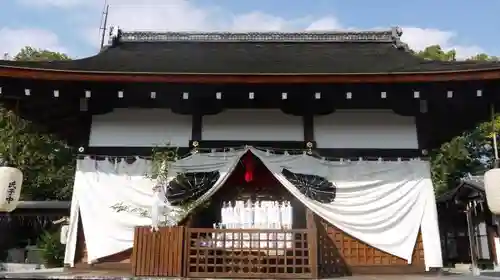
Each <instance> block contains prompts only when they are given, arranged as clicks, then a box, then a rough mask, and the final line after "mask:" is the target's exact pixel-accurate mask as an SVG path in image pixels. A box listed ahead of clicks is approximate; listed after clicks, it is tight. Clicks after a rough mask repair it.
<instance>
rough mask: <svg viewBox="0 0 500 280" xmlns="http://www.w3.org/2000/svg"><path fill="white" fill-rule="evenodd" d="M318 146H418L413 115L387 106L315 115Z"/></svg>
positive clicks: (389, 147) (400, 147)
mask: <svg viewBox="0 0 500 280" xmlns="http://www.w3.org/2000/svg"><path fill="white" fill-rule="evenodd" d="M314 137H315V140H316V144H317V147H318V148H338V149H342V148H344V149H348V148H351V149H355V148H358V149H363V148H365V149H370V148H371V149H417V148H418V140H417V127H416V124H415V118H414V117H404V116H400V115H397V114H395V113H394V112H393V111H389V110H339V111H336V112H334V113H333V114H329V115H324V116H315V118H314Z"/></svg>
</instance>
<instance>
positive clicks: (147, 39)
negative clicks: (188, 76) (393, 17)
mask: <svg viewBox="0 0 500 280" xmlns="http://www.w3.org/2000/svg"><path fill="white" fill-rule="evenodd" d="M400 34H401V33H400V32H399V30H397V29H393V30H391V31H372V32H315V33H269V32H268V33H179V32H177V33H176V32H167V33H154V32H136V33H123V32H119V35H118V37H117V38H115V39H113V40H112V41H113V42H114V43H113V44H112V45H111V46H109V47H107V48H106V49H104V50H103V51H102V52H101V53H99V54H97V55H95V56H92V57H88V58H84V59H79V60H73V61H53V62H20V61H1V62H0V65H3V66H11V67H28V68H41V69H55V70H66V71H68V70H71V71H90V72H101V71H102V72H126V73H193V74H194V73H198V74H369V73H381V74H383V73H412V72H435V71H437V72H441V71H464V70H480V69H492V68H493V69H497V68H498V69H500V63H498V62H474V61H463V62H440V61H429V60H424V59H421V58H418V57H416V56H414V55H413V54H411V53H410V52H408V51H407V49H406V48H405V47H404V46H405V45H404V44H403V43H401V42H400V40H399V35H400Z"/></svg>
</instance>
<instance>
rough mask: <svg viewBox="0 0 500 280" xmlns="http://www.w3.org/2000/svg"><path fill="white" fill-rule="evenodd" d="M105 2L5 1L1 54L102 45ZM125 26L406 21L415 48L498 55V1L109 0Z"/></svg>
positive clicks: (81, 51)
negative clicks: (433, 46)
mask: <svg viewBox="0 0 500 280" xmlns="http://www.w3.org/2000/svg"><path fill="white" fill-rule="evenodd" d="M103 4H104V0H0V52H1V53H5V52H8V53H10V54H11V55H14V54H15V53H16V52H17V51H18V50H19V48H21V47H22V46H24V45H31V46H34V47H39V48H48V49H53V50H58V51H64V52H67V53H68V54H70V55H71V56H74V57H85V56H89V55H92V54H94V53H96V52H97V51H98V49H99V48H98V43H99V34H98V32H99V23H100V16H101V11H102V7H103ZM109 4H110V5H111V8H110V16H109V23H110V25H118V26H120V27H121V28H122V29H124V30H163V31H165V30H176V31H179V30H207V31H210V30H242V31H255V30H282V31H287V30H305V29H308V30H322V29H336V30H338V29H373V28H384V27H386V28H389V27H391V26H401V27H403V30H404V35H403V36H404V37H403V40H405V41H406V42H407V43H409V45H410V46H411V47H412V48H415V49H422V48H424V47H425V46H427V45H430V44H441V45H442V46H443V47H445V48H447V49H452V48H454V49H457V51H458V53H459V55H460V56H462V57H466V56H469V55H472V54H474V53H477V52H486V53H488V54H491V55H500V33H499V30H500V17H499V16H498V14H499V13H500V0H482V1H480V5H478V4H479V2H478V1H470V0H454V1H451V0H439V1H430V0H421V1H401V0H378V1H368V0H349V1H347V0H309V1H306V0H189V1H188V0H143V1H140V0H109Z"/></svg>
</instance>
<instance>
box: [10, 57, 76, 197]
mask: <svg viewBox="0 0 500 280" xmlns="http://www.w3.org/2000/svg"><path fill="white" fill-rule="evenodd" d="M14 59H15V60H30V61H40V60H56V59H58V60H61V59H63V60H64V59H66V60H67V59H69V57H68V56H67V55H65V54H61V53H57V52H51V51H47V50H39V49H34V48H31V47H25V48H24V49H22V50H21V51H20V52H19V54H17V55H16V56H15V57H14ZM0 130H1V133H0V158H1V159H2V160H3V161H4V164H8V165H10V166H14V167H16V168H19V169H20V170H21V171H22V172H23V175H24V182H23V190H22V194H21V199H23V200H54V199H59V200H66V199H70V198H71V190H72V184H73V176H74V166H75V162H74V153H73V150H72V148H71V147H69V146H68V145H66V143H64V142H63V141H60V140H58V139H57V138H56V137H54V136H53V135H50V134H46V133H41V132H40V131H42V130H41V129H39V127H36V126H35V125H34V124H32V123H30V122H28V121H26V120H24V119H22V118H20V117H19V116H17V115H16V114H15V112H13V111H12V110H8V109H6V108H5V107H0Z"/></svg>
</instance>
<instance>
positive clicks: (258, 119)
mask: <svg viewBox="0 0 500 280" xmlns="http://www.w3.org/2000/svg"><path fill="white" fill-rule="evenodd" d="M202 139H203V140H229V141H231V140H234V141H238V140H247V141H303V140H304V129H303V123H302V117H300V116H299V117H297V116H292V115H287V114H285V113H283V112H282V111H281V110H279V109H260V110H259V109H232V110H225V111H223V112H222V113H220V114H217V115H208V116H204V117H203V131H202Z"/></svg>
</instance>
